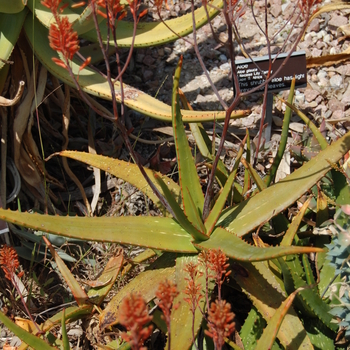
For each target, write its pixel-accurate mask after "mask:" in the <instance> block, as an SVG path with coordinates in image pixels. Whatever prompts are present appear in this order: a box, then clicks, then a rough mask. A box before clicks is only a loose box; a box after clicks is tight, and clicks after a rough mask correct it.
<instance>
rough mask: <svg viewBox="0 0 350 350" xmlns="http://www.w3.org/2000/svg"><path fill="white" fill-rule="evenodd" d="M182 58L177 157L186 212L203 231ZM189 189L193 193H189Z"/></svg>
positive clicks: (175, 101) (175, 107) (175, 110)
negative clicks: (183, 102)
mask: <svg viewBox="0 0 350 350" xmlns="http://www.w3.org/2000/svg"><path fill="white" fill-rule="evenodd" d="M182 60H183V59H182V57H181V58H180V60H179V63H178V65H177V67H176V70H175V74H174V83H173V94H172V104H171V106H172V107H171V110H172V117H173V130H174V141H175V148H176V158H177V165H178V169H179V182H180V188H181V196H182V204H183V207H184V211H185V214H186V216H187V218H188V220H189V221H190V222H191V223H192V224H193V226H195V227H196V228H197V230H199V231H201V232H203V231H204V230H205V228H204V225H203V221H202V218H201V217H199V216H201V215H202V210H203V204H204V195H203V191H202V187H201V185H200V182H199V177H198V174H197V169H196V166H195V163H194V160H193V156H192V153H191V149H190V146H189V145H188V140H187V136H186V133H185V129H184V125H183V122H182V116H181V112H180V105H179V103H180V102H179V92H178V89H179V80H180V73H181V67H182ZM189 190H190V191H191V193H189ZM204 233H205V232H204Z"/></svg>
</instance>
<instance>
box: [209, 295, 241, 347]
mask: <svg viewBox="0 0 350 350" xmlns="http://www.w3.org/2000/svg"><path fill="white" fill-rule="evenodd" d="M234 317H235V315H234V313H233V312H231V305H230V304H229V303H227V302H226V301H225V300H216V301H215V303H211V305H210V310H209V311H208V328H209V329H208V330H205V331H204V332H205V334H206V335H208V336H209V337H211V338H212V339H213V342H214V345H215V349H221V348H222V347H223V345H224V343H225V338H226V337H229V336H230V335H231V333H232V332H233V331H234V330H235V323H234V322H232V320H233V318H234Z"/></svg>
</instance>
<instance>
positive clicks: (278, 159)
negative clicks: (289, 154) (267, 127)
mask: <svg viewBox="0 0 350 350" xmlns="http://www.w3.org/2000/svg"><path fill="white" fill-rule="evenodd" d="M294 88H295V77H294V78H293V79H292V83H291V86H290V91H289V96H288V102H289V103H290V104H292V103H293V98H294ZM291 116H292V110H291V109H290V108H289V107H287V108H286V111H285V112H284V118H283V125H282V133H281V141H280V144H279V146H278V150H277V154H276V156H275V159H274V160H273V163H272V166H271V169H270V171H269V174H268V175H267V176H266V178H265V179H264V182H265V183H266V185H267V186H270V183H271V181H273V180H274V178H275V176H276V173H277V169H278V167H279V165H280V163H281V159H282V157H283V154H284V151H285V149H286V145H287V140H288V132H289V123H290V118H291Z"/></svg>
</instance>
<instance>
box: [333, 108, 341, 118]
mask: <svg viewBox="0 0 350 350" xmlns="http://www.w3.org/2000/svg"><path fill="white" fill-rule="evenodd" d="M332 118H333V119H342V118H344V112H343V111H341V110H340V109H338V110H336V111H334V112H333V114H332Z"/></svg>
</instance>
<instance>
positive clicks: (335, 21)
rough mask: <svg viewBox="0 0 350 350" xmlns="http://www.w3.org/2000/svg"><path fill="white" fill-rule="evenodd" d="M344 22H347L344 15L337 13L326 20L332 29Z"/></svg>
mask: <svg viewBox="0 0 350 350" xmlns="http://www.w3.org/2000/svg"><path fill="white" fill-rule="evenodd" d="M345 24H348V19H347V18H346V17H344V16H338V15H334V16H332V18H331V19H330V20H329V22H328V25H329V26H330V27H333V29H338V28H339V27H340V26H344V25H345Z"/></svg>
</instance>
